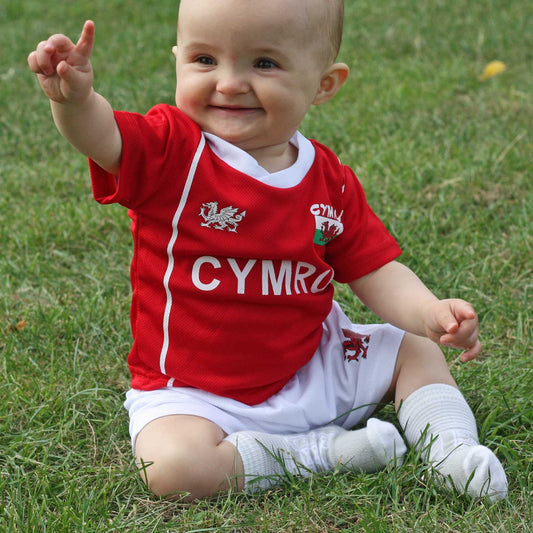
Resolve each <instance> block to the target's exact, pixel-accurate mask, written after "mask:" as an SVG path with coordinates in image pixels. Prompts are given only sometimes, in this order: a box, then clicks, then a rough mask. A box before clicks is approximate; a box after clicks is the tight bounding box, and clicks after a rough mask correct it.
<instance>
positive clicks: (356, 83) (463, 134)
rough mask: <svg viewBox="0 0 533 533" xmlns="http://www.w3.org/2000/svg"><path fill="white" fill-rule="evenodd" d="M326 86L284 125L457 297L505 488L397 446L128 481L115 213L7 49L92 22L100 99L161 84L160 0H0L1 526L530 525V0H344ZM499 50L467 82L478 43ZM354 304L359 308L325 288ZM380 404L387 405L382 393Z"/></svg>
mask: <svg viewBox="0 0 533 533" xmlns="http://www.w3.org/2000/svg"><path fill="white" fill-rule="evenodd" d="M346 3H347V10H346V11H347V13H346V30H345V41H344V45H343V49H342V51H341V59H342V60H343V61H345V62H347V63H348V64H349V65H350V67H351V69H352V72H351V76H350V79H349V82H348V84H347V85H346V86H345V88H343V90H342V92H341V93H340V95H339V96H338V97H337V98H336V100H335V101H334V102H331V103H329V104H327V105H326V106H324V107H322V108H317V109H315V110H313V112H312V113H311V114H310V115H309V117H307V118H306V120H305V122H304V124H303V127H302V130H303V131H304V133H305V134H306V135H308V136H310V137H315V138H317V139H319V140H320V141H322V142H324V143H325V144H328V145H329V146H331V148H332V149H334V150H335V151H336V152H337V153H338V155H339V156H340V157H341V159H342V160H343V162H345V163H347V164H349V165H351V166H352V167H353V168H354V169H355V171H356V173H357V174H358V176H359V178H360V180H361V181H362V182H363V185H364V186H365V188H366V191H367V195H368V197H369V200H370V203H371V204H372V205H373V207H374V209H375V211H376V212H377V213H378V214H379V215H380V216H381V217H382V219H383V220H384V221H385V222H386V224H387V225H388V227H389V228H390V229H391V231H392V232H393V233H394V235H395V236H396V237H397V238H398V240H399V241H400V243H401V244H402V247H403V248H404V255H403V261H404V262H405V263H406V264H407V265H409V266H410V267H411V268H413V269H414V270H415V271H416V272H417V273H418V274H419V275H420V276H421V277H422V278H423V279H424V281H425V282H426V283H427V284H428V285H429V286H430V287H431V288H432V289H433V290H434V291H435V292H436V293H437V294H438V295H440V296H442V297H447V296H451V295H453V296H457V297H462V298H465V299H467V300H470V301H472V302H473V303H474V304H475V306H476V308H477V310H478V312H479V315H480V320H481V328H482V340H483V342H484V347H485V348H484V352H483V355H482V356H481V357H480V358H479V359H478V360H476V361H474V362H472V363H469V364H461V363H460V362H459V361H458V353H457V352H454V351H448V352H447V357H448V359H449V362H450V365H451V367H452V370H453V373H454V376H455V377H456V379H457V381H458V383H459V385H460V387H461V388H462V390H463V392H464V394H465V396H466V397H467V399H468V401H469V402H470V404H471V406H472V408H473V410H474V413H475V414H476V418H477V421H478V427H479V432H480V438H481V441H482V443H483V444H486V445H488V446H490V447H491V448H492V449H494V450H495V451H496V453H497V454H498V456H499V457H500V458H501V459H502V461H503V463H504V466H505V468H506V471H507V474H508V477H509V482H510V491H509V497H508V499H507V500H505V501H503V502H500V503H498V504H496V505H493V506H489V505H488V504H486V503H485V502H476V501H469V500H467V499H466V498H464V497H462V496H460V495H454V494H451V493H447V492H444V491H442V490H439V489H437V488H435V487H434V486H433V484H432V483H431V480H430V479H428V478H427V477H426V476H424V473H425V471H424V468H423V467H422V466H421V465H420V463H418V462H417V460H416V454H414V453H410V454H409V455H408V457H407V460H406V462H405V464H404V465H403V466H402V467H401V468H399V469H397V470H392V469H391V470H388V471H385V472H381V473H378V474H372V475H353V474H340V473H336V474H328V475H320V476H318V475H317V476H314V477H312V478H310V479H307V480H303V481H302V480H296V479H288V480H287V484H286V485H285V486H283V487H281V488H278V489H275V490H271V491H269V492H267V493H265V494H262V495H259V496H256V497H246V496H242V495H235V494H230V495H226V496H223V497H221V498H220V499H218V500H214V501H209V502H201V503H198V504H194V505H183V504H177V503H170V502H165V501H158V500H156V499H154V498H152V497H151V496H150V494H149V493H148V492H147V491H146V490H145V488H144V486H143V485H142V483H141V482H140V480H139V478H138V476H137V473H136V470H135V467H134V463H133V459H132V457H131V450H130V445H129V437H128V428H127V415H126V413H125V411H123V409H122V401H123V393H124V391H125V390H126V389H127V387H128V383H129V376H128V371H127V366H126V355H127V352H128V349H129V345H130V333H129V309H128V307H129V280H128V268H129V260H130V256H131V240H130V235H129V223H128V218H127V216H126V212H125V210H123V209H122V208H120V207H116V206H113V207H102V206H99V205H98V204H96V202H94V201H93V200H92V195H91V190H90V184H89V177H88V171H87V164H86V161H85V160H84V158H83V157H82V156H80V155H79V154H77V153H76V152H75V151H74V150H73V149H72V148H71V147H69V146H68V145H67V143H66V142H65V141H64V140H63V139H62V138H61V137H60V136H59V134H58V133H57V132H56V130H55V128H54V126H53V123H52V120H51V117H50V113H49V106H48V103H47V101H46V99H45V98H44V97H43V95H42V94H41V92H40V89H39V88H38V86H37V82H36V80H35V78H34V76H33V74H32V73H31V72H30V71H29V69H28V68H27V66H26V55H27V54H28V52H29V51H30V50H32V49H33V48H34V46H35V45H36V44H37V42H38V41H40V40H42V39H44V38H45V37H47V36H48V35H49V34H50V33H56V32H64V33H68V34H69V35H71V36H72V37H75V36H76V35H78V33H79V31H80V30H81V27H82V23H83V21H84V20H85V19H86V18H92V19H93V20H95V21H96V24H97V44H96V49H95V52H94V58H93V63H94V66H95V71H96V82H95V83H96V87H97V89H98V90H99V91H100V92H102V93H103V94H105V95H106V96H107V97H108V99H109V100H110V101H111V102H112V104H113V106H114V107H115V108H117V109H129V110H132V111H139V112H145V111H146V110H147V109H149V107H151V106H152V105H154V104H155V103H158V102H167V103H171V102H172V100H173V93H174V83H175V82H174V66H173V58H172V55H171V47H172V45H173V43H174V40H175V16H176V12H177V5H176V2H175V1H170V0H163V1H160V2H154V3H153V4H152V3H150V5H149V7H148V3H146V2H141V1H139V0H107V1H105V2H104V1H103V0H96V1H94V0H93V1H91V2H90V1H88V0H82V1H78V2H69V3H66V2H65V3H63V2H56V3H47V4H43V2H38V1H37V0H24V1H22V2H20V1H18V0H2V2H1V4H0V47H1V53H0V94H1V98H0V532H4V531H6V532H12V531H13V532H18V531H20V532H71V531H72V532H77V533H78V532H93V531H102V532H111V531H124V532H137V531H138V532H152V531H157V532H160V531H161V532H163V531H180V532H181V531H183V532H185V531H237V532H248V531H250V532H251V531H254V532H274V531H291V532H292V531H294V532H300V531H302V532H303V531H305V532H334V531H366V532H389V531H424V532H425V531H428V532H432V531H442V532H448V531H449V532H452V531H468V532H478V531H479V532H492V531H508V532H520V531H529V530H530V529H528V528H529V527H530V524H531V523H532V522H533V517H532V516H531V514H532V513H531V500H532V498H533V443H532V438H531V435H532V427H533V409H532V395H533V378H532V375H533V368H532V366H533V365H532V358H531V344H530V341H529V331H528V330H529V326H530V315H529V300H528V297H529V292H528V291H529V290H530V287H531V237H530V233H529V223H530V207H531V163H530V162H531V148H532V146H531V125H532V119H533V114H532V112H531V86H532V76H531V72H532V62H531V53H532V50H533V43H532V30H531V28H532V26H531V23H532V15H533V12H532V7H531V3H530V2H528V1H527V0H513V1H512V2H509V1H508V0H505V1H504V0H485V1H483V2H482V1H474V0H471V1H467V0H449V1H446V2H445V1H443V0H435V1H432V2H430V1H429V0H422V1H418V2H414V1H412V0H410V1H408V0H397V1H396V2H385V1H384V0H361V1H358V2H355V1H353V0H348V1H347V2H346ZM495 59H498V60H501V61H504V62H505V63H506V65H507V70H506V71H505V72H504V73H502V74H500V75H499V76H497V77H494V78H492V79H489V80H487V81H485V82H480V81H479V79H478V76H479V74H480V73H481V72H482V70H483V67H484V66H485V64H486V63H488V62H489V61H491V60H495ZM338 298H339V299H340V300H341V301H342V305H343V307H344V308H345V309H346V310H347V312H348V313H349V314H350V315H351V316H352V318H354V319H355V320H361V321H371V320H373V317H372V316H371V314H370V313H369V312H368V311H366V310H365V309H363V308H362V306H361V305H360V304H359V303H358V302H356V301H354V300H353V298H351V297H350V295H349V293H348V292H347V291H346V290H345V289H344V288H341V287H339V291H338ZM383 416H384V417H385V418H386V419H389V420H391V421H393V420H395V417H394V414H393V411H392V409H390V408H387V409H386V410H385V411H384V413H383Z"/></svg>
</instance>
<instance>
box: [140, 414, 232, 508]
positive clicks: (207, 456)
mask: <svg viewBox="0 0 533 533" xmlns="http://www.w3.org/2000/svg"><path fill="white" fill-rule="evenodd" d="M224 437H225V434H224V432H223V431H222V429H221V428H220V427H218V426H217V425H216V424H214V423H213V422H210V421H209V420H206V419H205V418H200V417H196V416H189V415H173V416H166V417H163V418H158V419H156V420H154V421H153V422H151V423H150V424H148V425H147V426H146V427H145V428H144V429H143V430H142V431H141V432H140V433H139V435H138V437H137V440H136V443H135V455H136V457H137V463H138V465H139V467H140V468H141V476H142V478H143V480H144V481H145V483H146V484H147V486H148V488H149V489H150V490H151V491H152V492H153V493H154V494H156V495H158V496H167V497H175V498H180V499H185V500H188V501H191V500H195V499H198V498H207V497H209V496H213V495H214V494H216V493H217V492H221V491H227V490H229V488H230V487H232V488H234V489H237V490H241V489H242V485H243V467H242V461H241V459H240V456H239V454H238V453H237V451H236V449H235V446H233V445H232V444H231V443H230V442H228V441H225V440H223V439H224Z"/></svg>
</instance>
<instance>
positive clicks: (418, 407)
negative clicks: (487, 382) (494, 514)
mask: <svg viewBox="0 0 533 533" xmlns="http://www.w3.org/2000/svg"><path fill="white" fill-rule="evenodd" d="M398 419H399V420H400V424H401V426H402V428H403V429H404V434H405V438H406V440H407V442H408V443H409V444H410V445H412V446H414V447H415V449H416V450H421V451H422V457H423V459H424V460H426V461H428V462H429V463H430V464H431V467H432V468H433V469H434V470H435V471H437V472H438V473H439V474H440V475H441V476H442V479H443V480H444V482H445V483H446V485H448V486H453V487H455V488H456V489H457V490H459V491H465V490H466V493H467V494H468V495H469V496H471V497H473V498H478V497H485V496H486V497H488V498H489V499H490V500H491V501H497V500H500V499H502V498H505V496H506V495H507V477H506V476H505V472H504V470H503V466H502V465H501V463H500V461H499V460H498V458H497V457H496V456H495V455H494V453H493V452H492V451H491V450H489V449H488V448H486V447H485V446H481V445H480V444H479V440H478V434H477V429H476V421H475V418H474V415H473V413H472V411H471V409H470V407H469V406H468V404H467V403H466V400H465V399H464V397H463V395H462V394H461V392H460V391H459V390H457V389H456V388H455V387H452V386H451V385H446V384H444V383H435V384H432V385H426V386H424V387H421V388H420V389H418V390H416V391H414V392H413V393H412V394H410V395H409V396H408V397H407V398H406V399H405V400H404V401H403V403H402V405H401V407H400V410H399V411H398Z"/></svg>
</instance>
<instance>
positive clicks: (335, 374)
mask: <svg viewBox="0 0 533 533" xmlns="http://www.w3.org/2000/svg"><path fill="white" fill-rule="evenodd" d="M323 329H324V333H323V336H322V340H321V342H320V346H319V347H318V349H317V351H316V352H315V354H314V356H313V358H312V359H311V361H309V363H307V365H305V366H304V367H302V368H301V369H300V370H299V371H298V372H297V373H296V374H295V375H294V376H293V377H292V379H291V380H290V381H289V382H288V383H287V384H286V385H285V387H284V388H283V389H282V390H281V391H280V392H278V393H276V394H275V395H273V396H271V397H270V398H268V400H266V401H264V402H263V403H260V404H257V405H252V406H250V405H246V404H244V403H241V402H238V401H236V400H232V399H231V398H224V397H221V396H217V395H215V394H212V393H209V392H205V391H202V390H199V389H194V388H183V387H167V388H163V389H158V390H154V391H140V390H135V389H131V390H130V391H128V393H127V394H126V401H125V403H124V406H125V408H126V409H127V410H128V412H129V416H130V435H131V441H132V446H134V445H135V439H136V438H137V435H138V434H139V432H140V431H141V430H142V429H143V428H144V427H145V426H146V425H147V424H149V423H150V422H152V421H153V420H155V419H157V418H161V417H164V416H170V415H194V416H200V417H202V418H206V419H208V420H210V421H212V422H214V423H215V424H217V425H218V426H219V427H220V428H222V430H223V431H224V432H225V433H226V434H228V435H230V434H232V433H235V432H237V431H244V430H253V431H261V432H265V433H273V434H283V433H303V432H306V431H309V430H311V429H314V428H317V427H322V426H325V425H327V424H330V423H334V424H336V425H339V426H342V427H345V428H347V429H349V428H352V427H354V426H356V425H357V424H359V423H360V422H361V421H363V420H366V419H367V418H369V417H370V415H371V414H372V412H373V411H374V410H375V408H376V406H377V404H378V403H379V402H380V401H381V400H382V398H383V396H384V395H385V393H386V392H387V390H388V388H389V386H390V384H391V381H392V375H393V372H394V366H395V364H396V357H397V354H398V350H399V348H400V344H401V342H402V339H403V335H404V332H403V331H402V330H400V329H397V328H395V327H394V326H391V325H389V324H374V325H358V324H352V322H351V321H350V320H349V319H348V317H347V316H346V315H345V314H344V313H343V312H342V310H341V308H340V306H339V305H338V304H337V303H336V302H334V303H333V308H332V310H331V312H330V314H329V315H328V317H327V318H326V320H325V321H324V323H323Z"/></svg>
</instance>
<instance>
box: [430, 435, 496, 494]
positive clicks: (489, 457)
mask: <svg viewBox="0 0 533 533" xmlns="http://www.w3.org/2000/svg"><path fill="white" fill-rule="evenodd" d="M432 466H433V468H434V469H435V470H436V471H437V472H439V473H440V474H441V475H442V476H444V481H445V483H446V485H448V486H453V487H455V488H456V489H457V490H458V491H461V492H462V491H465V490H466V493H467V494H468V495H469V496H471V497H472V498H482V497H487V498H488V499H489V500H490V501H491V502H495V501H498V500H502V499H503V498H505V496H507V477H506V475H505V471H504V470H503V466H502V464H501V463H500V461H499V460H498V458H497V457H496V455H494V453H493V452H492V451H491V450H489V449H488V448H487V447H485V446H481V445H476V446H466V445H461V446H458V447H457V448H455V450H453V451H452V452H451V453H450V454H448V456H447V457H446V458H445V459H444V460H442V461H441V462H440V463H433V464H432Z"/></svg>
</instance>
